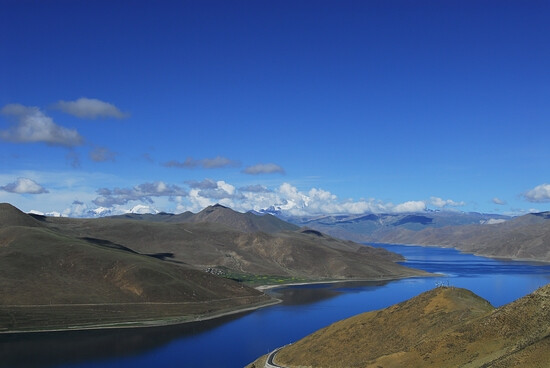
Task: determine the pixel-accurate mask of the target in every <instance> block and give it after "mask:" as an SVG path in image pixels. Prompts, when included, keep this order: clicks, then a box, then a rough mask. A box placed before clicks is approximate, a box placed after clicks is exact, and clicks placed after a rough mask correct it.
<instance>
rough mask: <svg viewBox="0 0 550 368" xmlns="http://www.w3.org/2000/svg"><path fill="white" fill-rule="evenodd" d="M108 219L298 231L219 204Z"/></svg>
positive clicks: (275, 220) (247, 230) (269, 217)
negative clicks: (192, 210) (179, 211)
mask: <svg viewBox="0 0 550 368" xmlns="http://www.w3.org/2000/svg"><path fill="white" fill-rule="evenodd" d="M110 218H113V219H125V220H141V221H149V222H167V223H191V224H197V223H204V222H210V223H214V224H219V225H224V226H226V227H227V228H229V229H231V230H235V231H240V232H244V233H253V232H259V231H261V232H264V233H277V232H279V231H285V230H288V231H295V230H298V229H299V227H298V226H297V225H293V224H291V223H289V222H286V221H283V220H280V219H279V218H277V217H275V216H273V215H269V214H266V215H256V214H253V213H251V212H246V213H241V212H237V211H234V210H232V209H231V208H228V207H225V206H222V205H221V204H215V205H213V206H208V207H206V208H204V209H203V210H202V211H200V212H198V213H196V214H195V213H192V212H189V211H187V212H184V213H181V214H178V215H174V214H170V213H164V212H161V213H158V214H126V215H119V216H111V217H110Z"/></svg>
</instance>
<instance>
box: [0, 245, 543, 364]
mask: <svg viewBox="0 0 550 368" xmlns="http://www.w3.org/2000/svg"><path fill="white" fill-rule="evenodd" d="M378 246H380V247H384V248H386V249H388V250H391V251H394V252H396V253H400V254H403V255H404V256H405V257H406V259H407V261H406V262H405V263H404V264H405V265H407V266H410V267H415V268H420V269H423V270H426V271H430V272H435V273H441V274H442V276H441V277H435V278H434V277H430V278H413V279H405V280H397V281H388V282H348V283H338V284H318V285H302V286H292V287H285V288H279V289H276V290H274V291H273V293H276V295H278V296H279V297H280V298H281V299H283V303H281V304H278V305H275V306H272V307H267V308H263V309H260V310H256V311H254V312H248V313H242V314H238V315H233V316H229V317H226V318H221V319H216V320H212V321H205V322H197V323H192V324H185V325H180V326H169V327H162V328H161V327H155V328H139V329H120V330H106V331H72V332H62V333H40V334H20V335H18V334H13V335H0V366H13V367H20V366H24V367H65V368H69V367H70V368H89V367H101V368H114V367H117V368H119V367H128V368H130V367H132V368H134V367H151V366H154V367H194V368H200V367H208V368H215V367H220V368H223V367H231V368H234V367H243V366H244V365H246V364H248V363H250V362H251V361H253V360H254V359H256V358H257V357H259V356H260V355H263V354H266V353H267V352H269V351H271V350H273V349H275V348H276V347H278V346H281V345H285V344H288V343H290V342H293V341H296V340H298V339H300V338H302V337H304V336H305V335H308V334H310V333H312V332H313V331H316V330H318V329H319V328H322V327H325V326H327V325H329V324H331V323H333V322H336V321H338V320H341V319H344V318H347V317H350V316H353V315H356V314H359V313H362V312H366V311H370V310H375V309H380V308H385V307H387V306H389V305H392V304H395V303H398V302H401V301H403V300H406V299H409V298H411V297H413V296H415V295H417V294H419V293H421V292H423V291H426V290H429V289H432V288H434V287H435V286H436V285H437V284H438V283H443V284H448V285H450V286H455V287H464V288H467V289H470V290H472V291H473V292H475V293H476V294H478V295H480V296H481V297H483V298H485V299H487V300H488V301H489V302H490V303H491V304H493V305H494V306H501V305H503V304H506V303H509V302H511V301H513V300H515V299H517V298H520V297H522V296H524V295H526V294H528V293H530V292H532V291H534V290H535V289H537V288H539V287H540V286H543V285H545V284H547V283H549V282H550V265H548V264H536V263H528V262H516V261H503V260H495V259H490V258H485V257H479V256H475V255H470V254H463V253H460V252H458V251H456V250H454V249H451V248H436V247H417V246H402V245H387V244H384V245H383V244H379V245H378Z"/></svg>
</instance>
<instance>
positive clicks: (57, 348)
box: [0, 312, 251, 368]
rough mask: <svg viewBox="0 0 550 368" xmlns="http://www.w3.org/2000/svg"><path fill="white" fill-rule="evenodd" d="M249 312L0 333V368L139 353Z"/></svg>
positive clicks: (50, 364) (211, 327) (211, 328)
mask: <svg viewBox="0 0 550 368" xmlns="http://www.w3.org/2000/svg"><path fill="white" fill-rule="evenodd" d="M249 313H251V312H242V313H237V314H233V315H230V316H225V317H221V318H216V319H212V320H206V321H202V322H190V323H185V324H179V325H171V326H163V327H143V328H122V329H108V330H86V331H63V332H39V333H17V334H0V358H1V360H0V367H29V368H33V367H49V366H57V365H62V364H72V363H78V362H81V361H87V360H92V359H93V360H100V359H106V358H111V357H122V356H132V355H136V354H143V352H144V351H147V350H151V349H155V348H157V347H160V346H164V345H166V344H168V343H170V342H171V341H172V340H174V339H181V338H184V337H188V336H195V335H198V334H201V333H204V332H207V331H209V330H213V329H216V328H218V327H219V326H221V325H223V324H226V323H228V322H231V321H233V320H237V319H239V318H242V317H243V316H245V315H246V314H249ZM29 352H31V353H30V354H29Z"/></svg>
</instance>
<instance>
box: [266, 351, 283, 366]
mask: <svg viewBox="0 0 550 368" xmlns="http://www.w3.org/2000/svg"><path fill="white" fill-rule="evenodd" d="M281 349H282V347H280V348H277V349H275V350H273V351H272V352H271V353H269V355H268V356H267V359H266V361H265V365H264V367H265V368H286V367H284V366H282V365H277V364H275V363H274V362H273V358H275V354H277V352H278V351H279V350H281Z"/></svg>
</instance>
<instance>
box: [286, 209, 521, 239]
mask: <svg viewBox="0 0 550 368" xmlns="http://www.w3.org/2000/svg"><path fill="white" fill-rule="evenodd" d="M282 218H283V219H285V220H286V221H288V222H291V223H293V224H296V225H298V226H307V227H310V228H312V229H316V230H319V231H323V232H325V233H327V234H330V235H332V236H335V237H339V238H343V239H350V240H354V241H358V242H369V241H377V240H379V239H381V238H382V237H384V236H385V235H386V234H388V233H393V232H395V231H396V230H401V229H406V230H411V231H419V230H423V229H427V228H440V227H445V226H460V225H472V224H493V223H499V222H503V221H506V220H509V219H511V217H509V216H503V215H494V214H483V213H477V212H458V211H427V212H418V213H404V214H391V213H371V214H362V215H330V216H316V217H307V216H306V217H282Z"/></svg>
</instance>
